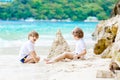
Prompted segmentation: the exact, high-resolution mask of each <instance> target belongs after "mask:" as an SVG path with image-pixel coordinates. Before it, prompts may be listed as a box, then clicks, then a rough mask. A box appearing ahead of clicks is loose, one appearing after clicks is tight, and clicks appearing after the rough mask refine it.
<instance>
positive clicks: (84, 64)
mask: <svg viewBox="0 0 120 80" xmlns="http://www.w3.org/2000/svg"><path fill="white" fill-rule="evenodd" d="M49 48H50V46H39V47H36V52H37V53H38V55H39V56H40V57H41V61H40V62H39V63H37V64H22V63H20V62H19V61H18V58H17V57H18V51H19V47H11V48H0V53H1V55H0V75H1V76H0V80H114V79H113V78H96V73H97V70H108V69H109V63H110V59H101V58H100V56H97V55H94V54H93V49H87V55H86V60H76V61H70V62H57V63H53V64H46V63H45V62H44V61H43V59H44V58H45V57H46V56H47V54H48V52H49ZM3 53H4V54H3ZM9 53H12V54H11V55H10V54H9Z"/></svg>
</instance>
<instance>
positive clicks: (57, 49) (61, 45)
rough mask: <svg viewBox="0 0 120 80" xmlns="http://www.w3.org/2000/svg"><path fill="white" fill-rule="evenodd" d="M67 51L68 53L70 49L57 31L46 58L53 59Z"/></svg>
mask: <svg viewBox="0 0 120 80" xmlns="http://www.w3.org/2000/svg"><path fill="white" fill-rule="evenodd" d="M68 51H70V47H69V45H68V43H67V42H66V40H65V39H64V37H63V36H62V33H61V31H60V29H59V30H58V31H57V33H56V38H55V40H54V41H53V43H52V46H51V49H50V51H49V55H48V58H51V57H55V56H57V55H59V54H62V53H63V52H68Z"/></svg>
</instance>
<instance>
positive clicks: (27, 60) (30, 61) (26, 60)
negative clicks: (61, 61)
mask: <svg viewBox="0 0 120 80" xmlns="http://www.w3.org/2000/svg"><path fill="white" fill-rule="evenodd" d="M36 60H37V62H38V61H39V60H40V57H36ZM25 63H35V60H34V59H33V58H32V57H31V56H29V57H28V58H26V59H25Z"/></svg>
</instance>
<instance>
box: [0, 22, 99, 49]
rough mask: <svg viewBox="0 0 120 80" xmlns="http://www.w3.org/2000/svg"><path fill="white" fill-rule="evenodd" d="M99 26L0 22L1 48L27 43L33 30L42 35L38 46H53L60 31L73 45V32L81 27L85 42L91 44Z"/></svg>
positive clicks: (73, 23)
mask: <svg viewBox="0 0 120 80" xmlns="http://www.w3.org/2000/svg"><path fill="white" fill-rule="evenodd" d="M97 24H98V23H97V22H50V21H32V22H31V21H0V44H1V45H0V48H2V47H19V46H21V45H22V44H23V42H25V41H27V35H28V33H29V32H30V31H32V30H35V31H37V32H38V33H39V35H40V38H39V40H38V41H37V42H36V46H48V45H51V44H52V42H53V40H54V39H55V36H56V32H57V31H58V30H59V29H60V30H61V32H62V35H63V37H64V38H65V39H66V41H67V42H68V43H69V44H71V43H73V37H72V34H71V32H72V30H73V29H74V28H75V27H80V28H81V29H82V30H83V31H84V34H85V36H84V39H85V42H86V43H88V42H89V43H90V42H92V36H91V35H92V33H93V32H94V30H95V27H96V25H97Z"/></svg>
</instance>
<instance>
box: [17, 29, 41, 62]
mask: <svg viewBox="0 0 120 80" xmlns="http://www.w3.org/2000/svg"><path fill="white" fill-rule="evenodd" d="M38 38H39V34H38V33H37V32H36V31H32V32H30V33H29V34H28V41H27V42H26V43H25V44H24V45H23V46H22V47H21V49H20V52H19V57H20V61H21V62H22V63H37V62H39V60H40V57H38V56H37V54H36V52H35V49H34V44H35V42H36V40H37V39H38Z"/></svg>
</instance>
